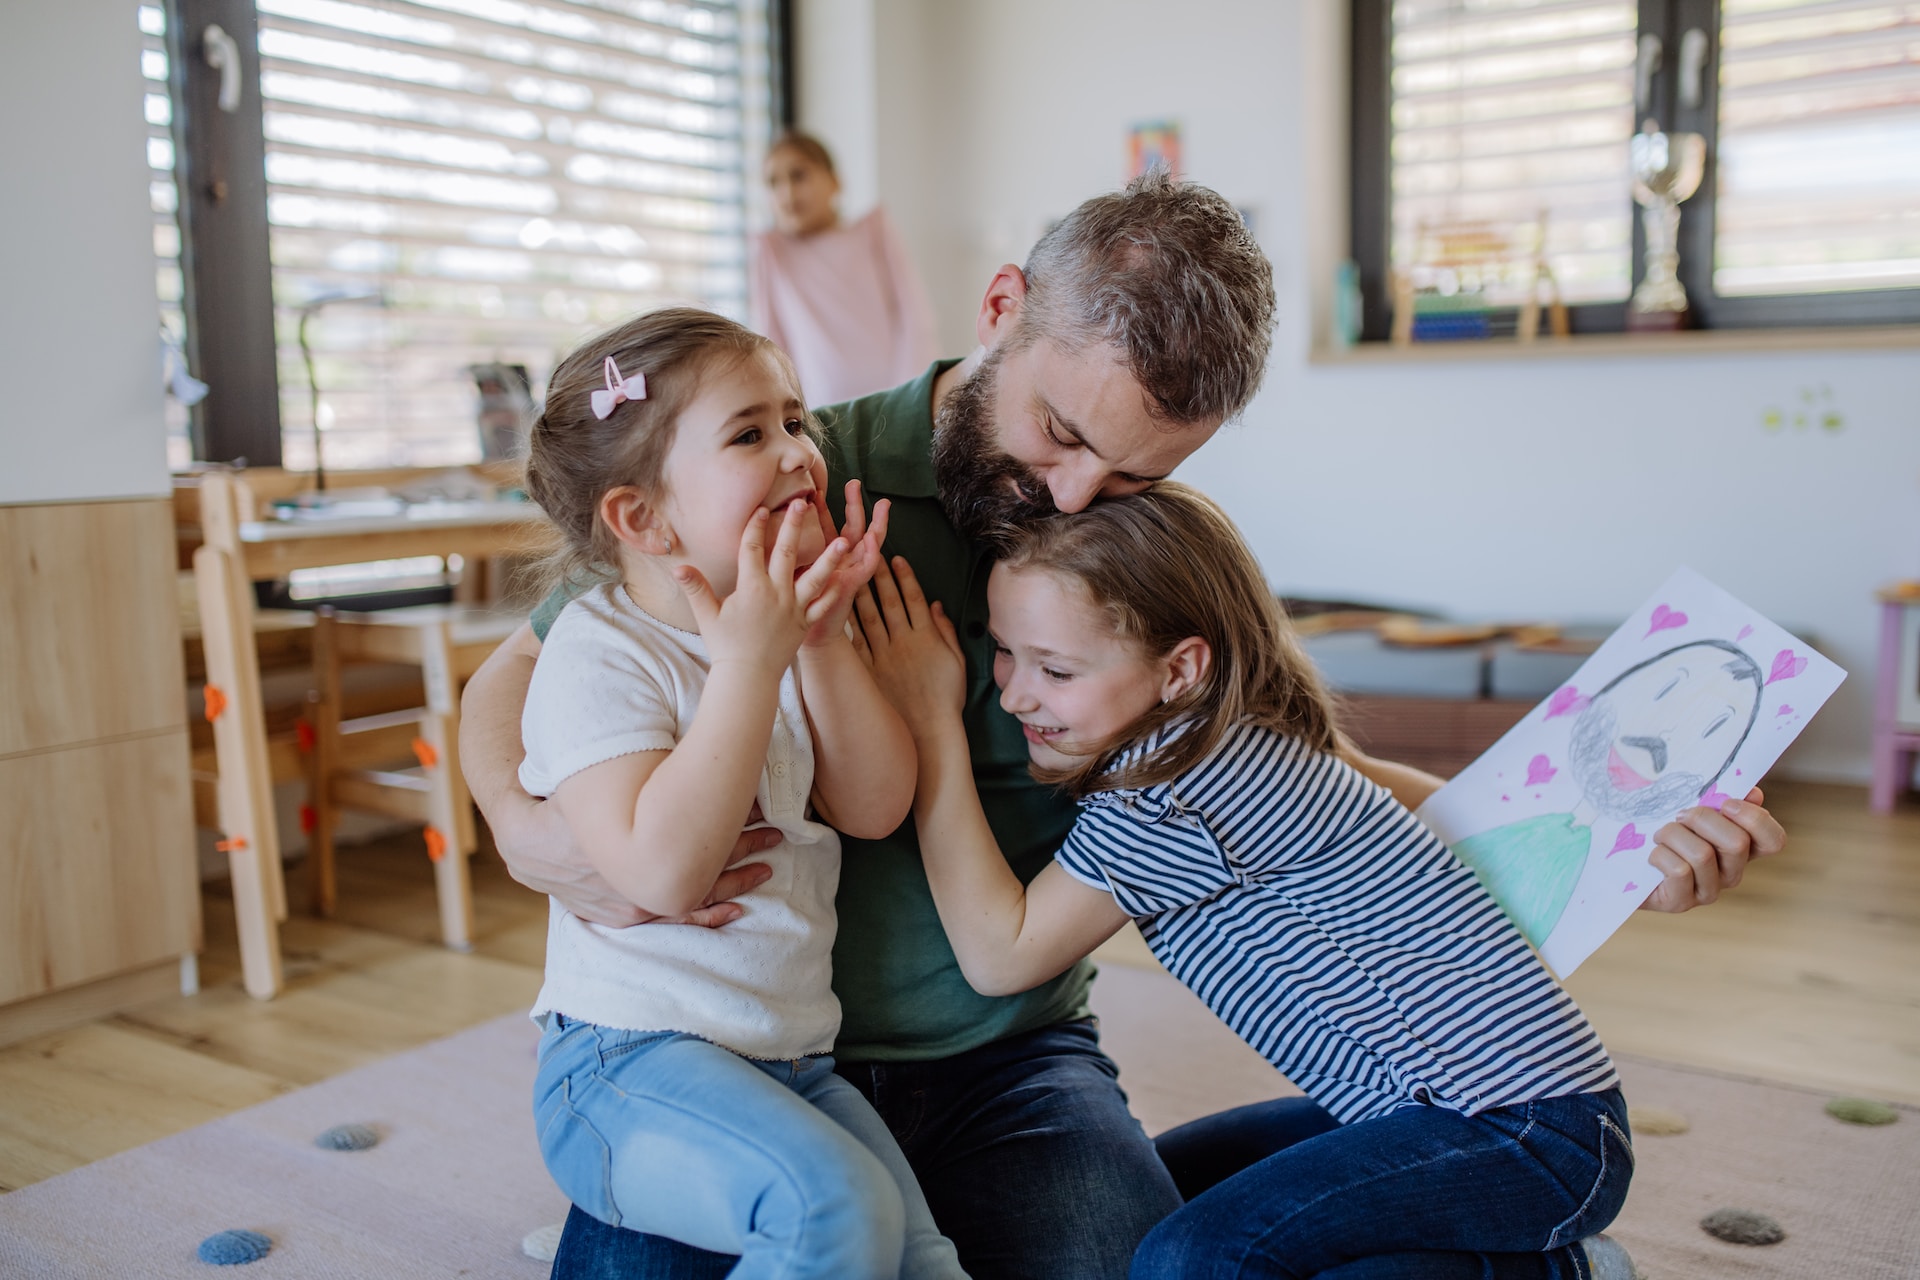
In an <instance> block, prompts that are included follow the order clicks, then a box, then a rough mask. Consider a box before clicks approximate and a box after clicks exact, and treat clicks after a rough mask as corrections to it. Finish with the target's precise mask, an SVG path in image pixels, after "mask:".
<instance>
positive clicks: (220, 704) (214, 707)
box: [204, 684, 227, 724]
mask: <svg viewBox="0 0 1920 1280" xmlns="http://www.w3.org/2000/svg"><path fill="white" fill-rule="evenodd" d="M204 692H205V696H206V700H207V723H208V724H212V723H213V722H214V721H215V720H218V719H219V718H220V713H221V712H222V711H225V710H226V709H227V695H226V694H225V693H224V692H223V691H222V690H221V688H220V686H219V685H217V684H210V685H208V686H206V689H205V691H204Z"/></svg>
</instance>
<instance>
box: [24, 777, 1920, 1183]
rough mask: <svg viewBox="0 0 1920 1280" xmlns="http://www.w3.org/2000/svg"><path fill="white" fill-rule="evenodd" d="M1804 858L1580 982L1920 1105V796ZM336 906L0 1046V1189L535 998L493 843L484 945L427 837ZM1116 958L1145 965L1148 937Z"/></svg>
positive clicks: (1628, 942)
mask: <svg viewBox="0 0 1920 1280" xmlns="http://www.w3.org/2000/svg"><path fill="white" fill-rule="evenodd" d="M1773 799H1774V808H1775V812H1776V813H1778V814H1779V815H1780V816H1781V818H1782V819H1783V820H1784V821H1785V822H1786V823H1787V824H1788V829H1789V831H1790V832H1791V839H1792V843H1791V845H1790V847H1789V849H1788V851H1787V853H1786V854H1785V855H1784V856H1782V857H1780V858H1776V859H1772V860H1770V861H1768V862H1767V863H1765V864H1762V865H1761V866H1759V867H1757V868H1756V869H1755V870H1754V872H1753V873H1752V875H1751V876H1750V877H1749V879H1748V881H1747V883H1746V884H1745V885H1743V886H1742V887H1741V888H1740V889H1739V890H1738V891H1737V892H1736V893H1734V894H1733V895H1731V896H1730V897H1729V898H1727V899H1726V900H1725V901H1724V902H1722V903H1720V904H1719V905H1716V906H1714V907H1712V908H1710V909H1707V910H1703V911H1695V912H1693V913H1691V914H1689V915H1687V916H1683V917H1665V916H1654V915H1650V914H1648V913H1645V912H1642V913H1641V914H1640V915H1639V916H1637V917H1636V918H1635V919H1634V920H1633V921H1632V922H1631V923H1630V924H1629V925H1628V926H1627V928H1626V929H1625V930H1624V931H1623V932H1622V933H1621V934H1620V935H1619V936H1618V937H1616V938H1615V939H1614V940H1613V941H1612V942H1610V943H1609V944H1608V945H1607V946H1606V947H1605V948H1604V949H1603V950H1602V951H1601V952H1600V953H1599V954H1598V955H1597V956H1595V957H1594V958H1593V959H1592V960H1590V961H1589V962H1588V963H1587V965H1586V966H1585V967H1584V968H1582V969H1581V970H1580V972H1578V973H1576V974H1575V975H1574V978H1573V980H1572V982H1571V983H1570V984H1569V985H1570V987H1571V989H1572V991H1573V993H1574V995H1575V997H1576V998H1578V1000H1579V1001H1580V1003H1581V1005H1582V1007H1583V1008H1585V1009H1586V1011H1587V1013H1588V1015H1589V1016H1590V1017H1591V1018H1592V1020H1593V1022H1594V1023H1595V1025H1596V1026H1597V1027H1598V1028H1599V1030H1600V1033H1601V1035H1602V1037H1603V1038H1604V1039H1605V1040H1606V1042H1607V1044H1608V1046H1609V1047H1610V1048H1612V1049H1614V1050H1615V1051H1617V1052H1622V1053H1631V1054H1637V1055H1642V1056H1646V1057H1652V1058H1659V1059H1663V1060H1666V1061H1669V1062H1680V1063H1687V1064H1691V1065H1695V1066H1704V1067H1711V1068H1715V1069H1718V1070H1723V1071H1730V1072H1735V1073H1738V1074H1742V1075H1750V1076H1758V1077H1762V1078H1766V1079H1773V1080H1781V1081H1789V1082H1795V1083H1801V1084H1808V1085H1814V1086H1818V1087H1820V1088H1825V1089H1832V1090H1835V1091H1837V1092H1846V1093H1853V1094H1861V1095H1865V1096H1869V1097H1879V1098H1887V1099H1892V1100H1898V1101H1903V1102H1910V1103H1920V803H1913V802H1909V804H1908V805H1907V807H1905V808H1903V809H1902V811H1901V812H1899V813H1897V814H1895V815H1894V816H1892V817H1890V818H1876V817H1874V816H1873V815H1871V814H1869V813H1868V812H1867V810H1866V797H1865V793H1864V792H1863V791H1861V790H1859V789H1855V788H1846V787H1828V786H1814V785H1787V784H1782V785H1781V786H1779V787H1778V789H1777V791H1776V792H1775V793H1774V796H1773ZM340 876H341V891H340V899H341V908H340V914H339V918H338V919H336V920H332V921H319V920H314V919H311V918H309V917H306V916H304V915H302V914H300V912H299V904H300V899H301V898H302V897H303V896H304V894H303V892H302V890H303V886H302V884H301V880H302V876H301V874H300V872H299V869H297V868H296V869H295V870H294V872H293V874H292V878H291V883H290V886H289V888H290V891H291V895H292V897H293V898H294V899H295V914H294V915H293V917H292V918H291V919H290V920H289V922H288V923H287V925H286V926H285V928H284V931H283V937H284V939H285V947H286V956H287V976H288V988H287V991H286V993H285V994H284V995H282V996H281V997H280V998H279V999H277V1000H273V1001H268V1002H261V1001H255V1000H252V999H249V998H248V997H247V995H246V994H245V993H244V992H243V991H242V990H241V987H240V973H239V961H238V953H237V950H236V947H235V943H234V939H233V912H232V907H231V904H230V903H229V902H228V901H226V900H225V898H224V897H223V896H221V892H220V890H221V888H222V887H221V886H211V887H210V891H209V893H208V897H207V902H206V907H207V935H208V939H207V951H206V954H205V955H204V956H203V957H202V965H201V973H202V987H203V989H202V991H201V994H199V995H197V996H193V997H191V998H184V997H181V998H173V999H168V1000H164V1001H161V1002H159V1003H156V1004H153V1005H150V1006H147V1007H145V1008H142V1009H140V1010H138V1011H136V1012H134V1013H131V1014H125V1015H122V1016H120V1017H116V1018H109V1019H105V1020H102V1021H98V1022H94V1023H90V1024H88V1025H85V1026H82V1027H79V1028H76V1029H74V1030H71V1031H63V1032H58V1033H55V1034H51V1035H45V1036H41V1037H39V1038H37V1039H34V1040H29V1041H25V1042H23V1043H20V1044H17V1045H13V1046H11V1047H9V1048H6V1049H0V1191H4V1190H11V1189H13V1188H15V1187H20V1186H24V1185H26V1184H28V1183H31V1182H36V1181H38V1180H40V1179H42V1178H48V1177H52V1176H53V1175H55V1174H58V1173H61V1172H64V1171H65V1170H68V1169H71V1168H74V1167H76V1166H78V1165H82V1164H86V1163H87V1162H89V1161H92V1160H98V1159H100V1158H101V1157H103V1156H107V1155H111V1154H113V1153H114V1152H116V1151H121V1150H124V1149H126V1148H128V1147H132V1146H136V1145H138V1144H140V1143H143V1142H150V1141H152V1140H153V1139H155V1138H160V1137H164V1136H165V1135H167V1134H170V1133H175V1132H178V1131H179V1130H182V1129H185V1128H188V1127H190V1126H193V1125H196V1124H201V1123H203V1122H205V1121H207V1120H211V1119H214V1118H215V1117H217V1116H220V1115H223V1114H225V1113H227V1112H229V1111H232V1110H236V1109H238V1108H240V1107H245V1106H248V1105H250V1104H252V1103H255V1102H259V1101H262V1100H263V1099H266V1098H270V1097H272V1096H274V1095H275V1094H278V1093H283V1092H285V1091H287V1090H289V1089H295V1088H298V1087H300V1086H301V1085H306V1084H311V1083H313V1082H314V1081H317V1080H322V1079H325V1078H326V1077H328V1076H331V1075H334V1074H336V1073H338V1072H341V1071H345V1070H348V1069H349V1068H352V1067H356V1066H360V1065H362V1064H364V1063H368V1062H372V1061H375V1060H376V1059H379V1058H382V1057H385V1056H387V1055H389V1054H393V1053H397V1052H400V1051H402V1050H405V1049H409V1048H412V1047H414V1046H416V1045H419V1044H422V1043H425V1042H426V1041H428V1040H433V1039H436V1038H438V1037H440V1036H444V1035H447V1034H450V1033H451V1032H454V1031H457V1030H460V1029H461V1028H463V1027H467V1026H471V1025H473V1024H475V1023H478V1022H482V1021H485V1020H486V1019H489V1018H493V1017H497V1016H499V1015H501V1014H504V1013H510V1012H512V1011H514V1010H520V1009H525V1008H527V1007H528V1006H529V1005H530V1004H531V1002H532V1000H533V997H534V994H535V992H536V991H537V989H538V988H539V985H540V963H541V952H542V949H543V947H544V945H545V940H546V903H545V901H544V899H541V898H537V897H535V896H534V895H533V894H532V893H530V892H528V891H527V890H525V889H522V888H521V887H520V886H518V885H516V884H514V883H513V882H512V880H510V879H509V878H508V877H507V875H506V872H505V869H504V868H503V867H502V866H501V865H500V862H499V860H498V859H497V858H496V857H494V856H493V855H491V854H490V853H485V852H483V853H482V854H481V855H480V856H479V857H478V858H476V859H475V862H474V892H475V898H476V915H477V920H476V930H475V937H476V939H477V941H476V944H475V949H474V952H473V954H471V955H457V954H454V953H452V952H449V951H446V950H444V949H442V948H441V947H439V946H438V945H436V944H435V942H434V937H435V934H436V929H437V925H436V916H435V911H434V899H433V881H432V874H431V871H430V869H429V865H428V863H427V860H426V857H425V855H424V853H423V851H422V849H421V845H420V842H419V839H418V837H417V836H403V837H397V838H395V839H393V840H389V841H385V842H382V843H379V844H375V845H369V846H366V847H363V848H359V849H343V850H342V858H341V872H340ZM1102 958H1103V959H1106V960H1108V961H1111V962H1118V963H1146V964H1151V963H1152V960H1151V958H1150V957H1148V956H1147V955H1146V952H1145V948H1144V945H1143V944H1141V943H1140V942H1139V939H1138V936H1137V935H1134V936H1132V937H1131V938H1129V937H1125V936H1123V937H1122V938H1119V939H1116V940H1115V941H1114V942H1113V943H1110V944H1108V946H1107V947H1106V948H1104V949H1103V952H1102Z"/></svg>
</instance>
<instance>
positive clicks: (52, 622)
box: [0, 499, 200, 1039]
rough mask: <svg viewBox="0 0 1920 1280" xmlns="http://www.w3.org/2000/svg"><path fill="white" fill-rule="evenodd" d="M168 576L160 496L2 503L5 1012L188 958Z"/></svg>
mask: <svg viewBox="0 0 1920 1280" xmlns="http://www.w3.org/2000/svg"><path fill="white" fill-rule="evenodd" d="M173 566H174V549H173V515H172V506H171V504H170V503H169V502H168V501H167V500H165V499H158V500H148V499H140V500H129V501H114V502H86V503H50V504H44V505H22V506H8V507H0V1004H10V1003H12V1002H18V1001H23V1000H28V999H30V998H33V997H47V996H49V995H51V994H53V993H60V992H70V991H73V990H74V989H78V988H82V987H84V986H86V985H87V984H96V983H100V982H102V981H103V980H106V979H112V978H115V977H116V976H124V975H127V974H129V973H132V972H135V971H138V970H142V969H148V968H152V967H153V966H156V965H166V966H168V967H169V969H171V967H172V966H173V965H175V964H177V962H178V961H179V959H180V957H182V956H185V955H190V954H192V953H194V952H197V951H198V950H199V948H200V899H199V882H198V875H197V871H196V866H195V854H194V843H193V799H192V790H191V785H190V782H189V777H188V745H187V728H186V702H185V671H184V666H183V663H182V659H181V648H180V624H179V612H178V608H177V605H176V603H175V585H174V567H173ZM141 989H142V990H145V991H148V992H150V991H151V990H152V989H153V984H152V983H148V984H146V986H145V987H143V988H141ZM91 1007H92V1011H93V1012H95V1013H98V1012H99V1011H100V1010H99V1001H97V1000H96V1001H93V1002H92V1006H91ZM17 1014H18V1010H17V1009H0V1024H5V1023H6V1022H7V1021H8V1019H9V1018H11V1019H12V1021H13V1023H14V1024H15V1025H18V1024H19V1022H20V1019H19V1018H18V1016H17ZM45 1021H46V1020H45V1019H44V1018H42V1019H40V1020H39V1023H40V1024H44V1023H45ZM5 1031H6V1026H5V1025H0V1039H5V1038H6V1036H5Z"/></svg>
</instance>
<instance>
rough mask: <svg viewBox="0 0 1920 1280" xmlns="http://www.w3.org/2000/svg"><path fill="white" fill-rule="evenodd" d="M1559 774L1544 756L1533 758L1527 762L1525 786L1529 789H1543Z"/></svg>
mask: <svg viewBox="0 0 1920 1280" xmlns="http://www.w3.org/2000/svg"><path fill="white" fill-rule="evenodd" d="M1559 772H1560V771H1559V770H1558V769H1556V768H1554V767H1553V762H1552V761H1551V760H1549V759H1547V758H1546V757H1545V756H1535V757H1534V758H1533V759H1531V760H1529V761H1527V785H1528V786H1530V787H1544V786H1546V785H1547V784H1548V783H1549V782H1552V781H1553V776H1554V775H1555V774H1556V773H1559Z"/></svg>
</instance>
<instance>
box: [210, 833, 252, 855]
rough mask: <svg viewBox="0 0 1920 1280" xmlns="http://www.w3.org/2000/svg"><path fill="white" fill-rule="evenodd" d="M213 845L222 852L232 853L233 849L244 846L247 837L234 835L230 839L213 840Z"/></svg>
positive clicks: (245, 845)
mask: <svg viewBox="0 0 1920 1280" xmlns="http://www.w3.org/2000/svg"><path fill="white" fill-rule="evenodd" d="M213 847H214V848H216V849H218V850H219V851H220V852H222V853H232V852H233V851H234V850H235V849H244V848H246V847H247V838H246V837H245V836H234V837H233V838H232V839H230V840H216V841H214V842H213Z"/></svg>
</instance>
